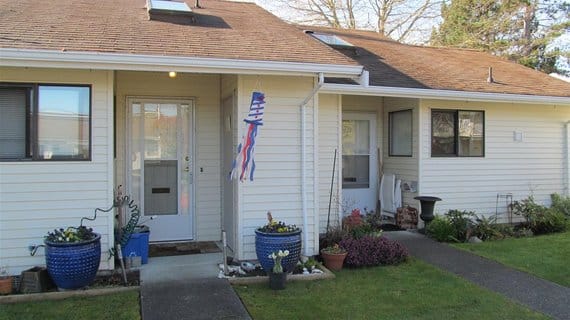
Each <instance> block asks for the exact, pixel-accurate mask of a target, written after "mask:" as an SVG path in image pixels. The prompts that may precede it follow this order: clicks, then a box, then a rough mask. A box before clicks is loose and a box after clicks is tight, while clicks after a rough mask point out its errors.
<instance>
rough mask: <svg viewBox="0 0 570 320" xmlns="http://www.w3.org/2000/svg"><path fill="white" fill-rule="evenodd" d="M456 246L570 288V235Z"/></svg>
mask: <svg viewBox="0 0 570 320" xmlns="http://www.w3.org/2000/svg"><path fill="white" fill-rule="evenodd" d="M454 246H456V247H458V248H461V249H465V250H468V251H470V252H473V253H475V254H478V255H480V256H483V257H486V258H488V259H492V260H496V261H498V262H500V263H502V264H505V265H507V266H511V267H513V268H516V269H519V270H522V271H525V272H528V273H532V274H534V275H536V276H538V277H541V278H543V279H547V280H550V281H552V282H556V283H558V284H560V285H563V286H566V287H570V272H569V262H570V232H564V233H557V234H551V235H544V236H536V237H529V238H509V239H504V240H497V241H486V242H484V243H477V244H471V243H461V244H454Z"/></svg>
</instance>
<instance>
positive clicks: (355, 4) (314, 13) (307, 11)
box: [259, 0, 442, 43]
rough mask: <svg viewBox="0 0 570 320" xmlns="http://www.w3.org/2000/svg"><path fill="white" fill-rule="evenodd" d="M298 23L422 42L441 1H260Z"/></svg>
mask: <svg viewBox="0 0 570 320" xmlns="http://www.w3.org/2000/svg"><path fill="white" fill-rule="evenodd" d="M259 2H260V3H261V4H263V5H264V6H266V7H268V8H269V9H270V10H271V9H273V11H274V12H275V13H276V14H278V15H279V16H281V17H283V18H285V19H287V20H289V21H292V22H294V23H299V24H308V25H318V26H327V27H333V28H340V29H368V30H374V31H376V32H378V33H380V34H381V35H383V36H386V37H390V38H392V39H394V40H397V41H402V42H414V43H421V42H425V41H426V40H427V39H428V37H429V30H431V28H432V26H433V24H434V23H435V21H436V20H434V19H437V18H438V17H439V8H440V6H441V3H442V2H441V0H274V1H270V0H261V1H259Z"/></svg>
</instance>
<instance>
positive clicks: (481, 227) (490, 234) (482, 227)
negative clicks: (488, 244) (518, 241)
mask: <svg viewBox="0 0 570 320" xmlns="http://www.w3.org/2000/svg"><path fill="white" fill-rule="evenodd" d="M476 222H477V224H476V225H475V226H474V227H473V235H474V236H477V237H478V238H479V239H481V240H483V241H487V240H499V239H504V238H505V237H506V236H508V234H506V233H507V229H505V228H504V227H503V226H501V225H498V224H496V222H497V218H496V217H491V218H486V217H484V216H481V217H477V218H476ZM507 227H508V226H507Z"/></svg>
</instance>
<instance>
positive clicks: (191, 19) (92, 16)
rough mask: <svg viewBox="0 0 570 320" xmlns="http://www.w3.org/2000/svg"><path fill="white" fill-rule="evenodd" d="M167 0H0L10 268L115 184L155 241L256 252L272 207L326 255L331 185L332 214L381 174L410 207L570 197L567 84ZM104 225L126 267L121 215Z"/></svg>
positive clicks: (370, 193) (369, 201)
mask: <svg viewBox="0 0 570 320" xmlns="http://www.w3.org/2000/svg"><path fill="white" fill-rule="evenodd" d="M187 2H188V4H189V5H190V1H187ZM153 4H155V5H156V4H160V1H155V0H151V1H149V5H147V1H146V0H125V1H119V2H117V1H111V0H100V1H89V0H79V1H69V0H53V1H50V2H49V4H48V3H38V2H37V1H32V0H22V1H18V2H14V1H4V0H2V1H0V10H1V13H2V17H3V18H2V19H1V21H0V265H6V266H8V267H9V269H10V272H11V273H14V274H16V273H19V272H20V271H21V270H23V269H25V268H28V267H30V266H33V265H41V264H43V263H44V261H43V259H44V257H43V256H42V255H37V256H35V257H31V256H30V255H29V252H28V250H27V247H28V245H29V244H38V243H41V242H42V239H43V236H44V235H45V234H46V232H47V231H49V230H51V229H54V228H59V227H62V226H68V225H77V224H78V222H79V219H80V218H81V217H84V216H91V215H92V213H93V210H94V209H95V208H97V207H109V206H110V205H111V204H112V203H113V197H114V192H115V190H116V188H117V187H118V186H119V185H121V186H123V190H124V192H125V193H126V194H130V195H132V196H133V197H134V198H135V199H136V201H137V202H138V203H139V204H140V205H141V207H142V209H143V219H145V217H146V218H148V217H150V216H154V215H156V216H158V217H157V218H156V219H154V220H152V221H148V223H147V224H148V225H150V227H151V241H177V240H194V241H217V240H220V239H221V231H222V230H225V231H226V232H227V235H228V244H229V246H230V248H231V249H232V251H233V254H234V256H235V257H236V258H237V259H253V258H255V249H254V229H255V228H256V227H258V226H261V225H262V224H264V223H265V222H266V215H265V213H266V212H267V211H268V210H270V211H272V212H273V215H274V217H275V218H276V219H279V220H283V221H286V222H287V223H294V224H297V225H299V226H301V228H302V229H303V250H304V253H305V254H306V255H313V254H316V253H317V251H318V235H319V232H322V231H323V230H324V228H325V226H326V221H327V215H328V211H329V197H330V195H331V192H332V195H333V201H332V208H331V209H332V210H331V211H332V217H333V220H338V218H339V217H340V216H341V215H342V214H343V212H342V211H343V210H342V207H343V204H344V207H345V209H347V208H352V207H360V208H364V207H366V208H368V209H375V208H376V203H377V200H378V183H379V177H380V176H381V174H382V173H394V174H396V175H397V177H398V178H400V179H402V180H403V181H404V182H405V184H406V185H407V186H409V187H410V189H407V191H404V193H403V194H404V203H406V204H410V205H413V206H418V204H417V202H416V201H415V200H413V197H414V196H416V195H435V196H439V197H441V198H442V199H443V200H444V201H442V202H440V203H438V205H437V208H438V210H439V211H440V212H443V211H444V210H446V209H450V208H457V209H469V210H477V211H478V212H480V213H486V214H494V213H495V212H496V211H501V213H502V212H504V210H505V208H506V207H505V205H504V199H503V200H501V203H500V206H499V205H497V195H498V194H499V195H503V194H507V193H511V194H512V195H513V197H514V198H515V199H519V198H524V197H527V196H528V195H529V194H530V193H531V192H532V193H533V194H534V195H535V197H536V198H537V200H538V201H540V202H545V203H547V202H548V201H549V200H548V199H549V195H550V193H554V192H558V193H563V194H568V182H569V176H570V173H569V172H570V171H569V163H570V161H569V151H568V150H569V149H568V141H569V136H570V133H569V131H568V130H569V126H568V122H569V121H570V85H569V84H567V83H565V82H563V81H560V80H557V79H554V78H551V77H549V76H548V75H545V74H542V73H539V72H536V71H533V70H530V69H527V68H524V67H522V66H519V65H516V64H513V63H511V62H508V61H505V60H503V59H500V58H496V57H492V56H489V55H486V54H483V53H480V52H475V51H469V50H452V49H441V48H427V47H414V46H408V45H403V44H398V43H395V42H392V41H389V40H386V39H382V38H380V37H378V36H377V35H376V34H374V33H370V32H358V31H352V32H341V31H338V30H331V29H311V30H310V31H312V32H305V31H307V30H304V29H307V28H309V27H297V26H292V25H289V24H287V23H285V22H283V21H281V20H279V19H278V18H276V17H274V16H273V15H271V14H270V13H268V12H266V11H264V10H263V9H261V8H259V7H257V6H256V5H254V4H250V3H238V2H229V1H215V0H210V1H201V6H202V8H191V12H169V11H168V10H167V11H164V10H155V9H153V7H152V6H153ZM327 43H328V44H327ZM330 44H332V46H331V45H330ZM489 67H491V68H492V70H493V71H492V77H493V78H494V80H493V81H491V82H488V81H487V78H488V77H489ZM170 72H176V74H175V75H174V74H173V75H172V76H173V77H170V76H169V73H170ZM253 91H261V92H263V93H265V96H266V103H267V105H266V109H265V115H264V125H263V127H261V129H260V132H259V135H258V140H257V143H256V150H255V159H256V171H255V177H254V181H246V182H237V181H235V180H229V179H228V173H229V171H230V170H231V164H232V161H233V159H234V157H235V150H236V146H237V144H238V143H239V142H240V140H241V137H242V135H243V133H244V132H243V131H244V124H243V122H242V119H243V118H245V117H246V116H247V114H248V111H249V104H250V100H251V94H252V92H253ZM434 124H435V125H434ZM335 149H336V150H338V152H339V155H338V157H337V160H336V167H335V170H336V172H335V178H334V181H333V186H332V190H331V178H332V173H333V162H334V154H335ZM414 191H415V192H414ZM501 199H502V198H501ZM91 225H92V226H93V227H94V228H95V230H96V231H97V232H99V233H101V234H102V245H103V254H102V260H101V262H102V264H101V268H105V269H107V268H112V267H113V262H112V260H108V259H107V257H108V255H107V250H106V249H110V248H111V247H112V244H113V242H114V235H113V228H114V217H113V214H112V213H110V214H106V215H105V214H102V215H100V216H99V217H98V218H97V220H95V221H94V222H93V223H92V224H91Z"/></svg>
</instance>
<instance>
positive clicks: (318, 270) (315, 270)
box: [311, 268, 324, 274]
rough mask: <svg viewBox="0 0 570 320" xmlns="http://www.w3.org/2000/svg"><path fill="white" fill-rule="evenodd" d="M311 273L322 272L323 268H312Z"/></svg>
mask: <svg viewBox="0 0 570 320" xmlns="http://www.w3.org/2000/svg"><path fill="white" fill-rule="evenodd" d="M311 273H313V274H315V273H324V272H323V270H321V269H316V268H315V269H313V271H311Z"/></svg>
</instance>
